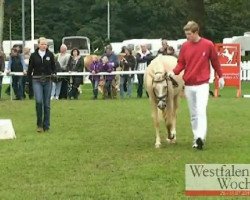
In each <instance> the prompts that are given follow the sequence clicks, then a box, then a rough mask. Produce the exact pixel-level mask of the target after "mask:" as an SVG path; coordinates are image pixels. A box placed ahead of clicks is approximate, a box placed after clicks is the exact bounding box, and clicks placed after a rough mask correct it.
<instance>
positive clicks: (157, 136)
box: [152, 105, 161, 148]
mask: <svg viewBox="0 0 250 200" xmlns="http://www.w3.org/2000/svg"><path fill="white" fill-rule="evenodd" d="M152 109H153V110H152V118H153V121H154V127H155V148H160V146H161V137H160V122H159V117H158V110H157V106H156V105H155V106H153V108H152Z"/></svg>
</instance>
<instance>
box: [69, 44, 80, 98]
mask: <svg viewBox="0 0 250 200" xmlns="http://www.w3.org/2000/svg"><path fill="white" fill-rule="evenodd" d="M83 67H84V61H83V57H82V56H80V51H79V49H77V48H73V49H72V50H71V57H70V59H69V62H68V66H67V69H68V71H69V72H83ZM81 84H83V76H73V77H72V85H71V89H70V92H69V99H78V96H79V91H78V87H79V86H80V85H81Z"/></svg>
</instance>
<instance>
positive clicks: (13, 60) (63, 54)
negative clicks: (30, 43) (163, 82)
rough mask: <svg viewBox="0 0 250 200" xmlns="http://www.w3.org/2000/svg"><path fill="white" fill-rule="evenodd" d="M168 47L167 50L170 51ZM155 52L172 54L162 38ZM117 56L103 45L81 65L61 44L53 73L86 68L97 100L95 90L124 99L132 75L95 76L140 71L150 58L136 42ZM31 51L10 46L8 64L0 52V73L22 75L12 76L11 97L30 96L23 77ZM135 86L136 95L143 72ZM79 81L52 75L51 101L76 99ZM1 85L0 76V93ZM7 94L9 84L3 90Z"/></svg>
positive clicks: (139, 92)
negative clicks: (160, 45) (88, 65)
mask: <svg viewBox="0 0 250 200" xmlns="http://www.w3.org/2000/svg"><path fill="white" fill-rule="evenodd" d="M170 49H171V50H170ZM158 54H163V55H174V56H175V53H174V49H173V48H172V47H170V46H169V45H168V44H167V40H165V39H164V40H162V47H161V49H159V51H158ZM121 55H122V56H120V55H116V54H115V53H114V52H113V51H112V46H111V45H107V46H106V47H105V53H104V54H103V55H101V56H95V59H93V62H92V63H91V66H90V67H89V68H86V66H84V58H83V57H82V56H81V55H80V51H79V50H78V49H77V48H73V49H72V50H71V53H70V54H69V53H67V46H66V45H65V44H62V45H61V46H60V50H59V53H58V54H56V55H54V59H55V67H56V72H69V73H70V72H83V71H84V68H85V70H89V72H91V73H92V75H90V76H89V79H90V82H91V83H92V86H93V97H92V98H93V99H94V100H95V99H98V93H99V91H101V92H102V93H103V94H102V99H112V98H117V94H118V93H119V94H120V98H122V99H123V98H126V97H131V96H132V89H133V85H134V84H133V82H134V78H135V75H133V74H129V75H120V76H117V75H116V76H114V75H106V76H98V75H96V74H97V73H99V72H112V71H116V70H119V71H120V70H122V71H134V70H138V71H143V70H144V69H145V68H146V67H147V65H148V64H149V63H150V62H151V60H152V59H153V58H154V56H153V55H152V53H151V52H150V50H149V49H148V47H147V45H146V44H142V45H140V47H139V48H138V51H136V52H135V51H134V50H132V49H130V48H129V47H126V46H124V47H122V49H121ZM30 56H31V52H30V49H29V48H26V47H25V48H23V49H22V48H21V47H20V46H18V45H17V46H13V48H12V49H11V53H10V57H9V62H8V65H7V66H5V55H4V53H3V52H0V62H1V66H0V67H1V72H2V73H3V72H4V71H5V72H6V74H10V73H11V72H22V73H23V76H12V87H13V91H14V95H15V100H24V99H25V98H26V95H28V96H29V98H30V99H33V98H34V92H33V85H32V81H31V79H29V78H28V76H27V69H28V65H29V60H30ZM137 79H138V87H137V97H138V98H141V97H142V95H143V74H138V75H137ZM82 84H83V76H64V77H61V76H60V77H56V76H55V77H54V78H53V79H52V88H51V96H50V98H51V100H59V99H78V97H79V95H80V92H81V87H80V86H81V85H82ZM1 88H2V76H0V95H1V92H2V91H1ZM5 92H6V93H7V94H10V87H8V88H7V89H6V91H5ZM0 97H1V96H0Z"/></svg>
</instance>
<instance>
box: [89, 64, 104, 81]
mask: <svg viewBox="0 0 250 200" xmlns="http://www.w3.org/2000/svg"><path fill="white" fill-rule="evenodd" d="M89 71H90V72H92V71H95V73H96V74H97V73H99V72H101V71H102V63H101V62H99V61H94V62H93V63H92V64H91V65H90V69H89ZM89 79H90V80H94V81H99V80H100V76H98V75H90V76H89Z"/></svg>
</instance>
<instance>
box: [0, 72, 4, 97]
mask: <svg viewBox="0 0 250 200" xmlns="http://www.w3.org/2000/svg"><path fill="white" fill-rule="evenodd" d="M2 82H3V77H2V76H0V99H1V98H2Z"/></svg>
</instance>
